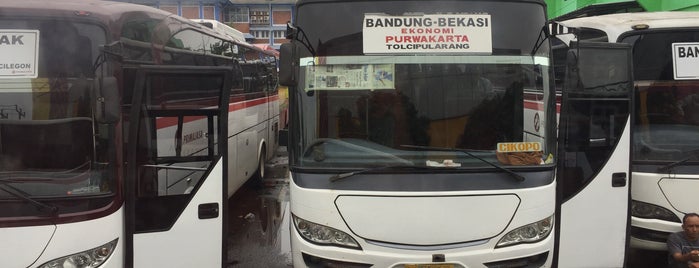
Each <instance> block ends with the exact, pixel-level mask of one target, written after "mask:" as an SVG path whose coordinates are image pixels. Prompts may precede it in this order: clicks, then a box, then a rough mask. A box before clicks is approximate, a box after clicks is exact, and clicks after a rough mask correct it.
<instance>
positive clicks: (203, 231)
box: [133, 160, 224, 267]
mask: <svg viewBox="0 0 699 268" xmlns="http://www.w3.org/2000/svg"><path fill="white" fill-rule="evenodd" d="M222 163H223V160H221V161H218V162H217V163H216V165H215V166H214V168H213V169H212V170H211V173H209V177H208V178H206V180H205V181H204V183H203V184H202V185H201V187H200V188H199V190H198V191H197V192H196V194H195V195H194V197H193V198H192V200H190V202H189V204H188V205H187V207H186V208H185V210H184V211H183V212H182V214H181V215H180V216H179V218H178V219H177V221H176V222H175V224H174V225H173V226H172V228H170V230H167V231H163V232H152V233H140V234H134V236H133V244H134V266H135V267H221V261H222V258H223V257H222V255H221V254H222V251H221V245H222V244H223V234H222V228H221V226H222V225H223V217H222V214H220V213H219V216H218V217H216V218H213V219H203V220H202V219H199V216H198V206H199V204H205V203H218V207H219V208H222V207H223V201H224V200H223V197H222V195H221V189H222V187H223V183H222V180H221V179H220V178H223V168H222V166H223V164H222Z"/></svg>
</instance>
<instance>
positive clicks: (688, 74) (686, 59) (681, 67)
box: [672, 43, 699, 80]
mask: <svg viewBox="0 0 699 268" xmlns="http://www.w3.org/2000/svg"><path fill="white" fill-rule="evenodd" d="M672 63H673V65H674V66H673V67H674V68H673V70H674V74H675V79H676V80H687V79H699V68H697V66H699V43H673V44H672Z"/></svg>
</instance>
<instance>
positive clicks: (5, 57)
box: [0, 30, 39, 78]
mask: <svg viewBox="0 0 699 268" xmlns="http://www.w3.org/2000/svg"><path fill="white" fill-rule="evenodd" d="M38 61H39V31H38V30H0V78H36V77H37V76H38V68H37V64H38Z"/></svg>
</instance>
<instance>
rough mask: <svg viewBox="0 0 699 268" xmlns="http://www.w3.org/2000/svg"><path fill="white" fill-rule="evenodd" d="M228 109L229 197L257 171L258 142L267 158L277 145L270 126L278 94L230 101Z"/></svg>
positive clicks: (275, 119) (276, 112) (275, 114)
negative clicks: (264, 150)
mask: <svg viewBox="0 0 699 268" xmlns="http://www.w3.org/2000/svg"><path fill="white" fill-rule="evenodd" d="M228 110H229V113H228V133H229V136H228V138H229V141H228V155H229V158H228V170H229V172H228V197H231V196H232V195H233V194H234V193H235V192H236V191H237V190H238V189H240V187H241V186H242V185H243V184H244V183H245V182H246V181H247V180H248V179H249V178H250V177H251V176H252V175H253V174H254V173H255V171H256V170H257V167H258V164H259V162H258V161H259V159H260V152H261V151H260V149H261V148H262V144H263V143H264V144H265V148H266V150H267V151H266V156H267V158H268V159H269V158H270V157H272V156H273V152H274V151H275V150H276V148H277V142H276V137H275V136H276V133H275V132H274V129H273V126H274V124H275V123H277V124H278V122H279V101H278V96H277V95H273V96H269V97H264V98H259V99H253V100H247V101H242V102H235V103H231V104H229V107H228Z"/></svg>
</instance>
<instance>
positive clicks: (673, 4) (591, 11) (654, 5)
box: [545, 0, 699, 21]
mask: <svg viewBox="0 0 699 268" xmlns="http://www.w3.org/2000/svg"><path fill="white" fill-rule="evenodd" d="M545 1H546V5H547V9H548V17H549V18H551V19H555V20H559V21H560V20H566V19H571V18H576V17H587V16H594V15H603V14H611V13H626V12H646V11H680V10H682V11H699V0H662V1H661V0H545Z"/></svg>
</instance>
